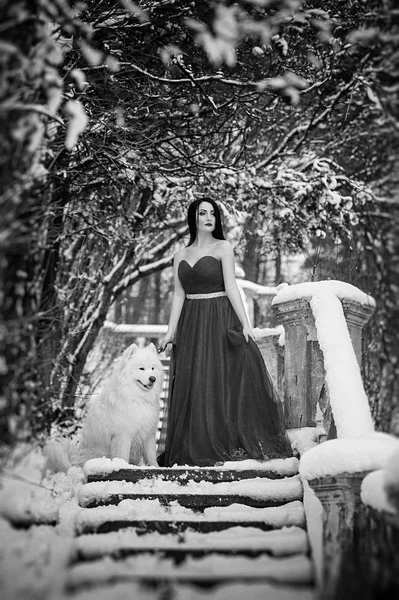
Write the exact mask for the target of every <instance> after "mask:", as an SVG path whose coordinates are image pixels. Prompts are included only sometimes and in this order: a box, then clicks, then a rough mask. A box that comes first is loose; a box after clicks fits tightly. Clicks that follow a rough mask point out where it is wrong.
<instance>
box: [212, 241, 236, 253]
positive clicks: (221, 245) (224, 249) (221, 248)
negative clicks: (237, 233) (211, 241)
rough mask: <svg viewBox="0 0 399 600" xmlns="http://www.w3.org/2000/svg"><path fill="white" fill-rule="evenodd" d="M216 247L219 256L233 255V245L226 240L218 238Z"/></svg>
mask: <svg viewBox="0 0 399 600" xmlns="http://www.w3.org/2000/svg"><path fill="white" fill-rule="evenodd" d="M216 249H217V251H218V253H219V254H220V257H223V256H234V250H233V246H232V245H231V244H230V242H228V241H227V240H220V241H219V242H218V243H217V246H216Z"/></svg>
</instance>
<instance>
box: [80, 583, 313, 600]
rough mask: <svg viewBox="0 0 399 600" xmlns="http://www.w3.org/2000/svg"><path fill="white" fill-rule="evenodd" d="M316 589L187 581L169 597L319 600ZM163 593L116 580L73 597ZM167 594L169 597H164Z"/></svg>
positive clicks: (150, 598) (144, 597) (104, 599)
mask: <svg viewBox="0 0 399 600" xmlns="http://www.w3.org/2000/svg"><path fill="white" fill-rule="evenodd" d="M315 596H316V594H315V592H314V591H313V589H311V588H309V587H305V586H301V587H292V586H286V585H281V584H278V585H272V584H268V583H264V582H263V583H261V584H259V583H245V584H242V583H232V584H224V585H219V586H217V587H216V588H213V589H208V588H206V589H202V588H198V587H196V586H192V585H188V584H186V583H184V584H181V583H180V584H179V583H175V584H171V585H170V586H168V596H167V597H169V598H173V600H243V598H248V600H316V598H315ZM162 597H164V596H162V593H161V594H160V592H159V590H157V589H155V590H154V589H152V588H150V587H148V586H142V585H140V584H139V583H135V582H129V583H117V584H115V585H113V586H112V587H111V586H107V585H105V586H102V587H101V588H98V587H97V588H95V589H92V588H90V589H88V590H84V591H80V592H77V593H76V594H74V596H73V600H110V598H112V600H126V599H127V598H134V600H160V598H162ZM165 597H166V596H165Z"/></svg>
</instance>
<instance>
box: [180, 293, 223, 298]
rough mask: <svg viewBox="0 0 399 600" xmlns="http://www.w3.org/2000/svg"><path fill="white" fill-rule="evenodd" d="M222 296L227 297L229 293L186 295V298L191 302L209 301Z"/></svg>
mask: <svg viewBox="0 0 399 600" xmlns="http://www.w3.org/2000/svg"><path fill="white" fill-rule="evenodd" d="M220 296H227V293H226V292H211V293H210V294H186V298H188V299H189V300H207V299H208V298H220Z"/></svg>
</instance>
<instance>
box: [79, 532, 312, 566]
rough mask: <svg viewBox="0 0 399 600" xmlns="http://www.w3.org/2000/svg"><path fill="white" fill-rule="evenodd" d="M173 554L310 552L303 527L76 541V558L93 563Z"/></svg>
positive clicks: (119, 535)
mask: <svg viewBox="0 0 399 600" xmlns="http://www.w3.org/2000/svg"><path fill="white" fill-rule="evenodd" d="M157 550H162V551H166V550H170V551H178V552H196V551H206V552H212V551H219V552H235V553H237V552H240V551H241V552H242V551H252V552H254V551H258V552H269V553H270V554H272V555H273V556H290V555H293V554H306V553H307V552H308V550H309V544H308V538H307V535H306V532H305V531H304V530H303V529H301V528H300V527H283V529H276V530H272V531H262V530H260V529H257V528H255V527H231V528H230V529H227V530H224V531H218V532H211V533H205V534H204V533H200V532H197V531H192V530H186V531H184V532H183V533H180V534H177V535H176V534H161V533H158V532H151V533H147V534H144V535H142V534H138V533H137V532H136V531H135V530H134V529H131V528H130V529H124V530H120V531H117V532H112V533H105V534H89V535H83V536H81V537H78V538H77V539H76V541H75V549H74V551H75V556H76V557H78V558H79V559H85V560H93V559H95V558H99V557H101V556H104V555H106V554H109V555H110V554H112V555H116V556H120V555H127V554H129V553H132V552H143V551H144V552H145V551H157Z"/></svg>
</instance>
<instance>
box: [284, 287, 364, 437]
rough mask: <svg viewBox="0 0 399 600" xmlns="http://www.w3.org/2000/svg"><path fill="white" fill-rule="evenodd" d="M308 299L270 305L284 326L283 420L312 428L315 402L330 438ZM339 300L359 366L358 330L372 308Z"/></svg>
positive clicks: (327, 406)
mask: <svg viewBox="0 0 399 600" xmlns="http://www.w3.org/2000/svg"><path fill="white" fill-rule="evenodd" d="M292 287H294V286H292ZM310 302H311V300H310V298H296V299H292V300H288V301H286V302H280V303H278V304H274V306H273V311H274V313H275V315H276V317H277V319H278V321H279V323H281V324H282V325H283V326H284V329H285V350H284V393H283V396H284V410H285V421H286V426H287V428H289V429H291V428H296V427H314V426H315V425H316V412H317V405H318V404H319V407H320V410H321V412H322V413H323V417H324V428H325V430H326V433H327V437H328V438H332V437H336V430H335V424H334V419H333V415H332V411H331V406H330V403H329V392H328V386H327V385H326V370H325V366H324V357H323V352H322V350H321V347H320V344H319V342H318V338H317V331H316V326H315V319H314V316H313V312H312V309H311V304H310ZM341 303H342V308H343V313H344V315H345V319H346V323H347V327H348V331H349V335H350V338H351V341H352V345H353V349H354V351H355V355H356V358H357V361H358V364H359V365H360V366H361V362H362V330H363V327H364V325H365V324H366V323H367V321H368V320H369V318H370V316H371V315H372V313H373V311H374V307H373V305H371V304H369V305H367V304H364V305H362V304H360V303H359V302H355V301H353V300H351V299H349V298H343V299H342V300H341Z"/></svg>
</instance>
